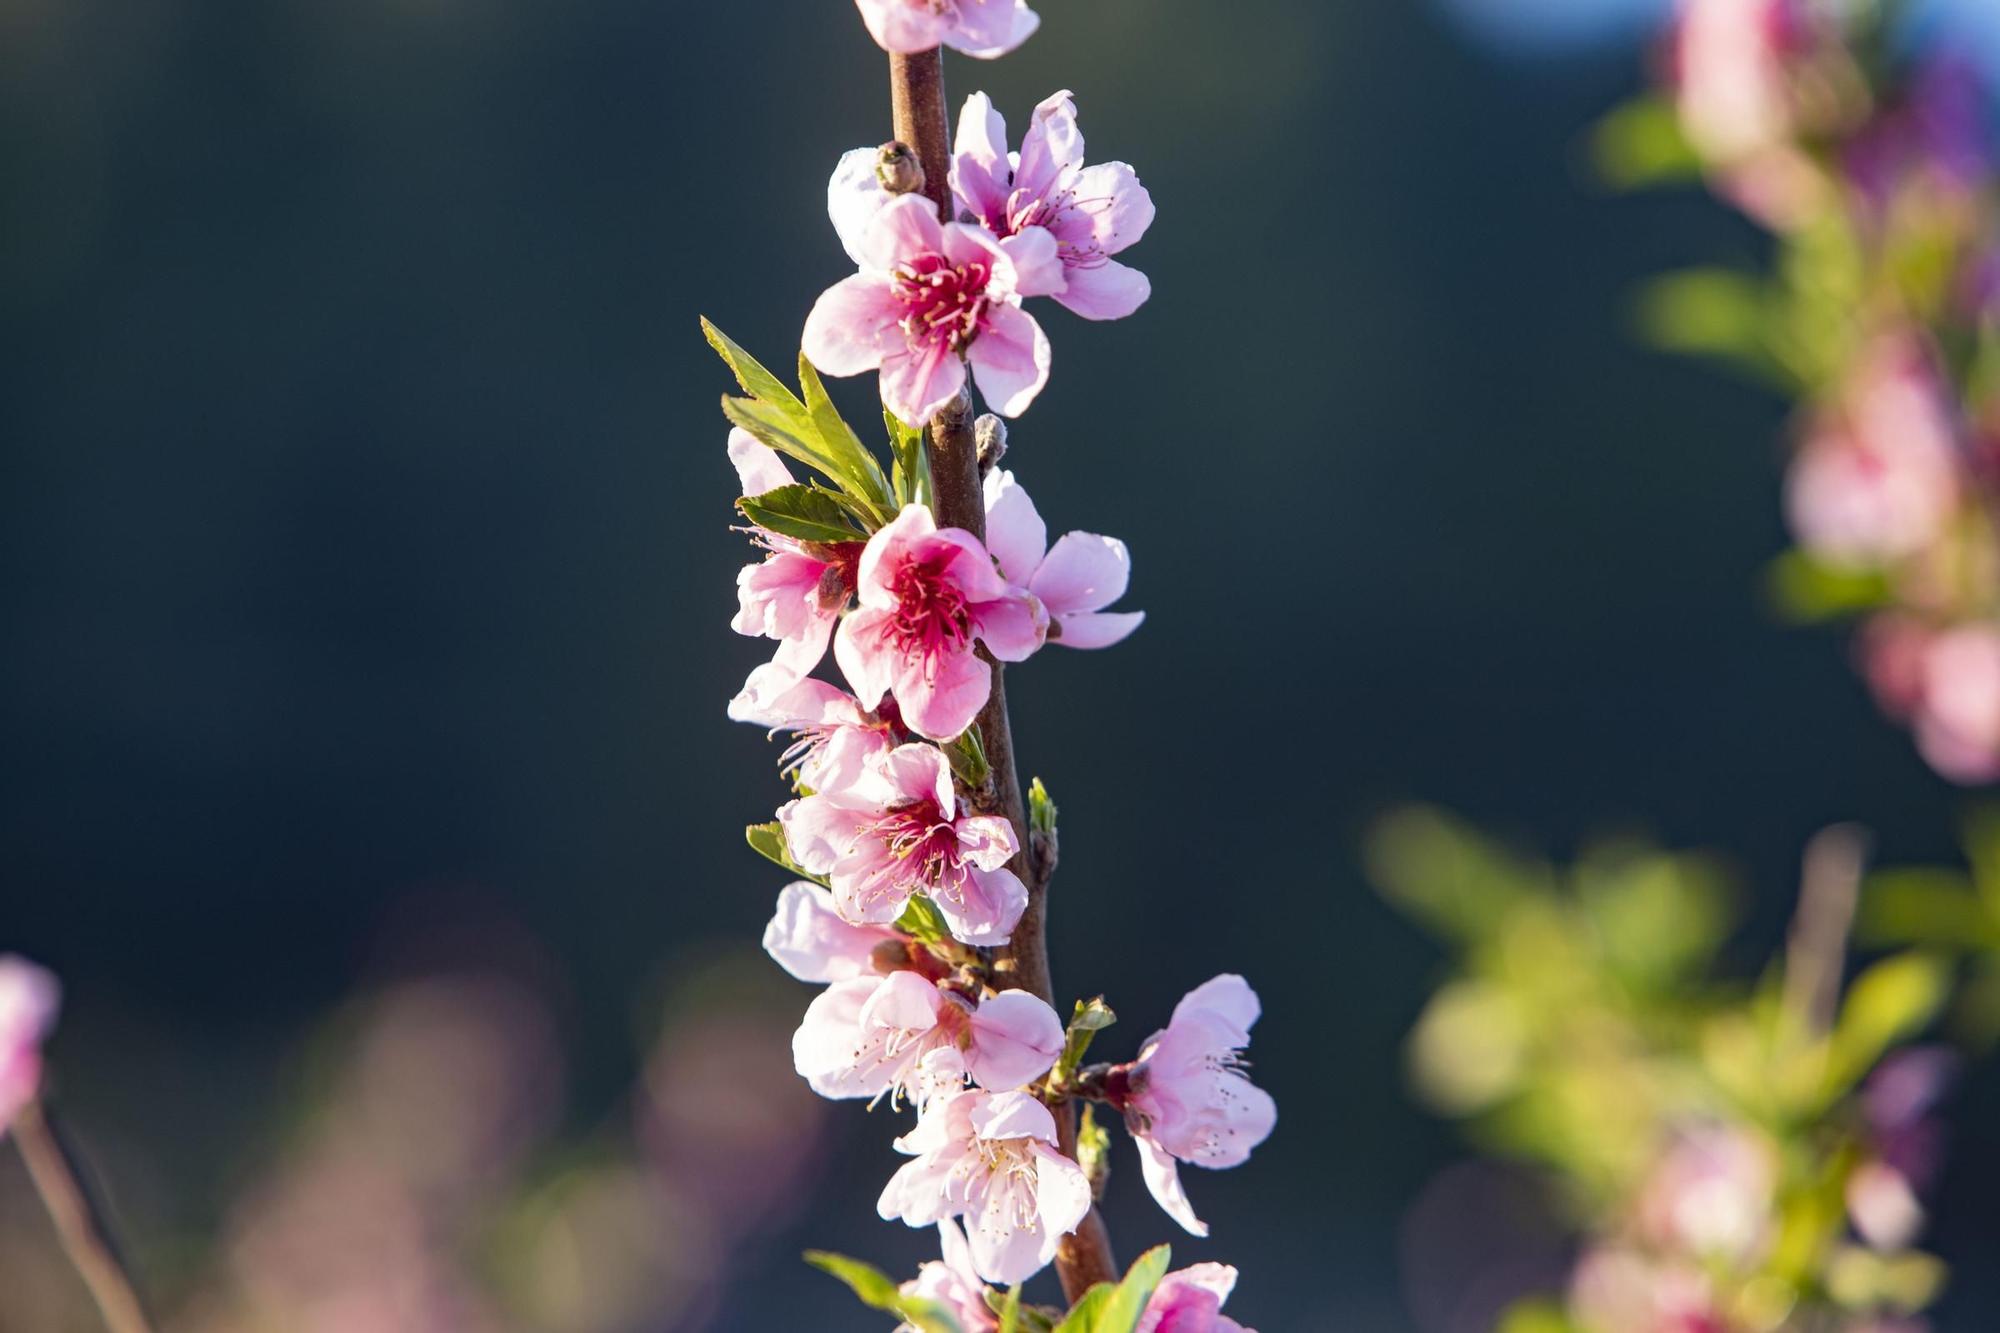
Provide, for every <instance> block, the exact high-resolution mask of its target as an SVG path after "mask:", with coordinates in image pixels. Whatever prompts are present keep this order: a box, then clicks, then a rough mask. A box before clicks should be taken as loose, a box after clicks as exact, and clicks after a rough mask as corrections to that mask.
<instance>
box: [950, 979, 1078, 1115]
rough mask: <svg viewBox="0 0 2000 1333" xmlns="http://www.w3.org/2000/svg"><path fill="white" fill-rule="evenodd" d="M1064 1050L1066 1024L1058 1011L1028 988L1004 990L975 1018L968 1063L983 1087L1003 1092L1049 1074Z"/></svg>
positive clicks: (979, 1010)
mask: <svg viewBox="0 0 2000 1333" xmlns="http://www.w3.org/2000/svg"><path fill="white" fill-rule="evenodd" d="M1062 1048H1063V1025H1062V1020H1061V1019H1059V1018H1057V1017H1056V1011H1055V1010H1053V1009H1051V1008H1049V1006H1048V1005H1047V1004H1044V1003H1043V1002H1042V1001H1041V999H1040V998H1038V997H1036V996H1033V995H1030V994H1029V993H1028V992H1026V991H1019V990H1010V991H1002V992H1000V993H999V994H998V995H996V996H994V997H993V998H992V999H990V1000H988V1001H986V1003H984V1004H982V1005H980V1006H979V1009H978V1011H977V1012H976V1013H974V1014H973V1016H972V1045H971V1048H970V1049H969V1050H968V1051H967V1052H966V1065H967V1067H968V1068H969V1069H970V1070H971V1072H972V1077H973V1079H974V1080H975V1081H976V1082H977V1083H978V1084H979V1086H980V1087H982V1088H989V1089H992V1090H993V1091H995V1092H1000V1091H1005V1090H1007V1089H1011V1088H1019V1087H1025V1086H1026V1085H1027V1084H1029V1083H1032V1082H1034V1081H1035V1080H1036V1079H1038V1078H1040V1077H1041V1076H1042V1075H1043V1074H1046V1073H1047V1072H1048V1071H1049V1068H1050V1066H1052V1065H1054V1064H1055V1062H1056V1057H1057V1056H1058V1055H1060V1054H1062Z"/></svg>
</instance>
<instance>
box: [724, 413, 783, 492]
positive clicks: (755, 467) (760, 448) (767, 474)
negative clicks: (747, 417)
mask: <svg viewBox="0 0 2000 1333" xmlns="http://www.w3.org/2000/svg"><path fill="white" fill-rule="evenodd" d="M729 461H730V462H732V463H734V464H735V465H736V481H737V484H738V485H740V486H741V487H742V488H743V489H742V491H741V492H739V494H742V495H762V494H763V493H764V492H765V491H774V490H776V489H777V488H778V487H780V486H789V485H791V484H792V480H793V479H792V471H791V469H790V468H788V467H786V466H785V460H784V459H782V458H780V457H778V451H777V450H775V449H773V448H771V447H770V446H769V445H767V444H760V443H758V441H757V437H756V436H754V435H752V434H751V433H750V432H749V431H747V430H744V429H743V428H742V427H741V426H731V427H730V428H729Z"/></svg>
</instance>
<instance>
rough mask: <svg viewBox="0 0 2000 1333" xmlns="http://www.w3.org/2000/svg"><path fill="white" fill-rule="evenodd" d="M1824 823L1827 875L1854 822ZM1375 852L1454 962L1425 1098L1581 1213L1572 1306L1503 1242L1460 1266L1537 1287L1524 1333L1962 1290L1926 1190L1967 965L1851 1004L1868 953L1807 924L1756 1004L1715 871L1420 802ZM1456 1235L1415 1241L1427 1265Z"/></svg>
mask: <svg viewBox="0 0 2000 1333" xmlns="http://www.w3.org/2000/svg"><path fill="white" fill-rule="evenodd" d="M1821 836H1822V838H1823V839H1826V838H1833V839H1834V841H1833V842H1831V843H1822V844H1815V847H1816V852H1815V853H1809V856H1808V865H1809V867H1812V866H1820V867H1823V866H1824V865H1825V864H1827V861H1828V857H1829V853H1828V852H1827V851H1826V850H1825V849H1826V848H1828V847H1836V848H1837V847H1839V846H1840V843H1839V838H1840V837H1842V836H1844V835H1839V834H1823V835H1821ZM1374 842H1375V845H1374V848H1373V856H1372V858H1371V859H1372V861H1373V863H1374V866H1375V869H1376V875H1377V878H1378V879H1379V880H1380V881H1381V883H1382V887H1383V889H1384V891H1385V892H1386V893H1387V894H1388V895H1389V896H1390V897H1391V898H1392V899H1394V900H1395V901H1396V902H1397V903H1398V904H1399V905H1401V906H1403V907H1404V908H1405V909H1406V910H1408V911H1409V912H1410V913H1411V914H1412V915H1414V916H1416V917H1418V918H1419V919H1421V920H1422V921H1424V922H1425V923H1426V924H1427V925H1429V926H1431V927H1432V928H1433V929H1434V930H1435V931H1436V932H1437V933H1438V934H1439V935H1441V936H1442V937H1443V938H1444V939H1445V940H1446V942H1447V943H1448V945H1449V946H1450V947H1451V948H1452V950H1453V952H1454V954H1455V955H1456V959H1457V966H1456V968H1455V969H1454V972H1453V975H1452V976H1451V979H1450V980H1449V981H1448V982H1447V983H1446V984H1445V985H1444V986H1443V987H1441V988H1440V989H1439V990H1438V992H1437V993H1436V995H1434V996H1433V997H1432V999H1431V1001H1430V1003H1429V1004H1428V1005H1427V1007H1426V1008H1425V1010H1424V1012H1423V1014H1422V1015H1421V1017H1420V1019H1419V1021H1418V1024H1417V1027H1416V1030H1415V1031H1414V1033H1413V1034H1412V1038H1411V1053H1412V1057H1413V1058H1412V1065H1413V1067H1414V1069H1415V1072H1416V1075H1417V1078H1418V1082H1419V1084H1420V1088H1421V1090H1422V1092H1423V1093H1424V1094H1425V1096H1426V1097H1427V1099H1428V1100H1429V1101H1430V1102H1431V1103H1432V1104H1433V1105H1434V1106H1435V1107H1437V1108H1438V1109H1439V1110H1441V1111H1443V1112H1446V1113H1448V1114H1451V1115H1453V1116H1456V1117H1459V1118H1462V1119H1465V1120H1467V1121H1469V1122H1471V1123H1473V1124H1474V1125H1476V1126H1477V1127H1478V1128H1479V1130H1480V1131H1481V1133H1480V1137H1481V1139H1482V1141H1483V1142H1484V1143H1485V1144H1486V1145H1487V1146H1488V1147H1489V1149H1496V1148H1497V1149H1498V1150H1499V1151H1500V1152H1501V1153H1502V1154H1503V1155H1505V1156H1507V1157H1511V1158H1515V1159H1518V1160H1522V1161H1526V1162H1530V1163H1532V1164H1534V1166H1536V1167H1537V1168H1538V1172H1537V1174H1538V1176H1539V1177H1540V1178H1541V1179H1544V1180H1546V1181H1548V1182H1549V1183H1550V1185H1551V1186H1552V1188H1551V1190H1550V1194H1551V1196H1552V1201H1554V1200H1559V1201H1560V1202H1559V1204H1557V1205H1556V1206H1558V1207H1560V1208H1562V1209H1565V1210H1574V1211H1573V1213H1571V1215H1570V1216H1569V1217H1568V1219H1567V1220H1568V1221H1569V1222H1570V1223H1571V1225H1572V1227H1573V1229H1574V1231H1575V1233H1576V1240H1577V1244H1576V1252H1577V1259H1576V1261H1575V1263H1574V1265H1573V1267H1572V1269H1571V1271H1570V1273H1569V1276H1568V1280H1567V1282H1566V1283H1564V1284H1563V1286H1562V1288H1561V1290H1559V1291H1558V1292H1556V1293H1554V1294H1541V1295H1533V1294H1529V1293H1522V1292H1521V1291H1520V1286H1519V1276H1518V1275H1519V1273H1520V1272H1521V1271H1522V1268H1523V1267H1524V1266H1525V1267H1527V1268H1530V1269H1531V1268H1532V1267H1533V1264H1532V1263H1525V1262H1524V1261H1526V1260H1528V1258H1529V1255H1528V1254H1527V1253H1526V1252H1525V1251H1524V1252H1523V1253H1521V1254H1515V1255H1509V1254H1507V1253H1506V1252H1505V1249H1504V1247H1500V1248H1499V1249H1498V1250H1497V1251H1495V1252H1489V1253H1486V1254H1482V1255H1480V1256H1478V1260H1479V1261H1483V1262H1486V1263H1489V1264H1490V1265H1491V1271H1490V1272H1487V1273H1479V1272H1468V1273H1465V1274H1463V1277H1464V1284H1465V1286H1466V1287H1468V1288H1477V1287H1478V1286H1479V1285H1480V1284H1481V1282H1482V1281H1488V1280H1490V1281H1491V1282H1492V1283H1494V1284H1495V1285H1496V1286H1498V1287H1501V1288H1502V1289H1503V1290H1505V1289H1508V1288H1511V1291H1512V1294H1516V1295H1520V1296H1522V1298H1523V1301H1522V1304H1521V1305H1520V1307H1519V1308H1518V1309H1517V1310H1516V1311H1515V1318H1516V1319H1517V1320H1518V1323H1515V1322H1509V1323H1505V1324H1504V1325H1503V1326H1504V1327H1507V1328H1515V1327H1522V1328H1532V1329H1537V1330H1540V1329H1547V1330H1549V1331H1550V1333H1762V1331H1764V1330H1775V1329H1781V1328H1783V1329H1790V1328H1811V1329H1824V1330H1827V1331H1828V1333H1922V1330H1923V1329H1924V1328H1926V1327H1927V1325H1926V1324H1925V1323H1924V1321H1923V1317H1922V1316H1923V1312H1924V1310H1925V1309H1926V1308H1927V1307H1928V1306H1929V1305H1930V1304H1931V1303H1932V1301H1933V1300H1934V1299H1935V1298H1936V1296H1937V1294H1938V1293H1939V1290H1940V1288H1941V1287H1942V1285H1943V1281H1944V1277H1945V1273H1944V1267H1943V1265H1942V1264H1941V1263H1940V1262H1939V1261H1938V1260H1937V1259H1936V1258H1934V1257H1932V1256H1931V1255H1929V1254H1927V1253H1925V1252H1923V1251H1922V1250H1921V1249H1920V1248H1919V1243H1920V1242H1921V1240H1922V1233H1923V1230H1924V1226H1925V1223H1926V1221H1927V1211H1928V1210H1927V1206H1926V1204H1925V1202H1924V1200H1925V1198H1926V1195H1927V1193H1928V1191H1929V1189H1930V1187H1931V1186H1932V1185H1933V1184H1934V1183H1935V1180H1936V1176H1937V1173H1938V1170H1939V1167H1940V1165H1941V1148H1942V1135H1943V1126H1942V1123H1941V1120H1940V1117H1939V1114H1938V1111H1939V1106H1940V1103H1941V1101H1942V1099H1943V1098H1944V1097H1945V1095H1946V1094H1947V1092H1948V1091H1949V1088H1950V1086H1951V1083H1952V1081H1953V1077H1954V1075H1955V1071H1956V1067H1957V1065H1958V1062H1959V1057H1958V1056H1957V1055H1956V1054H1954V1053H1953V1052H1951V1051H1949V1050H1947V1049H1945V1048H1943V1047H1941V1046H1937V1045H1933V1044H1928V1043H1927V1042H1925V1041H1922V1040H1919V1039H1920V1038H1921V1037H1922V1036H1923V1034H1924V1033H1925V1031H1926V1029H1928V1028H1929V1027H1930V1026H1931V1025H1932V1024H1933V1023H1934V1022H1935V1021H1936V1020H1937V1019H1938V1018H1939V1017H1940V1014H1941V1011H1942V1008H1943V1006H1944V1004H1945V1003H1946V1001H1947V999H1948V997H1949V994H1950V991H1951V978H1952V972H1951V969H1950V967H1949V966H1948V965H1947V964H1946V962H1945V961H1944V960H1942V959H1941V958H1939V957H1937V956H1936V955H1935V954H1934V953H1932V952H1930V951H1927V950H1926V951H1909V952H1902V953H1892V954H1890V955H1889V956H1887V957H1883V958H1879V959H1876V960H1873V961H1871V962H1869V963H1868V964H1867V965H1866V966H1864V967H1861V968H1859V969H1858V970H1856V971H1855V973H1854V976H1853V979H1852V981H1851V982H1850V983H1849V984H1848V985H1847V986H1846V987H1845V988H1844V989H1840V988H1838V987H1837V984H1836V983H1837V982H1838V979H1839V977H1840V976H1841V974H1842V973H1843V971H1844V970H1845V968H1844V957H1843V956H1842V955H1843V954H1844V951H1845V947H1846V940H1845V939H1844V938H1830V939H1825V940H1822V941H1820V943H1819V945H1818V946H1816V947H1819V948H1823V949H1825V950H1828V952H1824V953H1814V952H1812V951H1810V950H1805V949H1803V948H1802V946H1801V945H1800V944H1799V943H1798V941H1799V940H1801V939H1802V938H1805V935H1802V934H1801V933H1800V932H1799V931H1798V930H1795V931H1794V933H1793V940H1794V943H1793V946H1792V948H1790V949H1788V951H1787V952H1786V954H1785V955H1784V956H1783V957H1781V958H1780V959H1778V960H1776V961H1774V962H1773V964H1772V965H1771V967H1770V968H1769V969H1768V970H1767V972H1766V976H1767V977H1768V978H1770V979H1771V980H1772V981H1773V983H1774V984H1773V985H1771V986H1769V987H1766V988H1762V989H1759V990H1755V991H1753V990H1751V989H1750V988H1747V987H1745V986H1744V985H1742V984H1741V983H1740V982H1738V981H1737V980H1735V979H1734V978H1732V977H1731V976H1729V975H1728V973H1727V971H1726V967H1725V965H1726V959H1727V957H1728V953H1729V950H1730V948H1731V941H1730V939H1729V930H1728V927H1729V924H1730V919H1731V917H1732V915H1733V914H1734V913H1735V911H1736V910H1737V904H1736V903H1735V902H1734V901H1733V897H1732V895H1731V893H1730V891H1729V889H1728V886H1727V882H1726V880H1725V879H1724V878H1723V877H1722V875H1721V873H1720V872H1719V870H1718V869H1717V867H1715V866H1714V865H1713V864H1711V863H1709V862H1708V861H1707V860H1705V859H1704V858H1700V857H1695V856H1685V855H1681V856H1676V855H1669V854H1665V853H1660V852H1654V851H1651V850H1648V849H1643V848H1636V847H1634V846H1632V845H1630V844H1625V845H1620V846H1615V847H1604V848H1596V849H1592V850H1590V851H1588V852H1586V853H1585V855H1584V856H1583V857H1582V858H1581V859H1580V860H1579V862H1578V863H1577V865H1576V866H1575V867H1574V868H1573V869H1569V870H1565V871H1562V872H1552V871H1551V869H1550V868H1549V867H1547V866H1545V865H1543V864H1542V863H1540V862H1533V861H1526V860H1522V859H1518V858H1516V857H1515V856H1514V855H1512V854H1511V853H1509V852H1507V851H1505V850H1503V849H1501V848H1498V847H1496V846H1495V845H1493V844H1492V843H1490V842H1488V841H1487V840H1485V839H1484V838H1482V837H1480V836H1478V835H1477V834H1474V833H1472V832H1470V831H1468V830H1466V829H1464V828H1462V827H1460V826H1458V825H1456V824H1455V823H1453V822H1451V821H1448V820H1446V819H1444V818H1442V817H1440V816H1438V815H1436V814H1433V813H1430V812H1424V811H1409V812H1404V813H1402V814H1400V815H1398V816H1396V817H1395V818H1393V819H1392V820H1390V821H1388V822H1387V823H1386V824H1385V825H1384V826H1382V827H1381V828H1380V829H1379V830H1378V832H1377V834H1376V836H1375V840H1374ZM1839 855H1840V856H1842V857H1844V856H1845V855H1846V854H1845V853H1844V852H1841V853H1839ZM1447 868H1448V871H1449V873H1448V874H1445V873H1441V872H1444V871H1445V870H1446V869H1447ZM1856 869H1858V866H1857V867H1856ZM1942 882H1944V880H1943V877H1942V876H1940V875H1932V877H1931V891H1932V893H1933V896H1935V892H1936V886H1937V885H1939V884H1940V883H1942ZM1843 884H1844V885H1845V887H1844V886H1843ZM1851 884H1852V881H1851V880H1848V881H1844V882H1843V883H1833V882H1830V881H1829V880H1828V878H1826V876H1825V872H1824V870H1823V869H1822V870H1820V871H1818V872H1815V871H1814V870H1811V869H1809V871H1808V874H1807V877H1806V883H1805V886H1804V888H1803V890H1802V893H1801V903H1800V907H1799V912H1798V920H1800V921H1801V922H1806V921H1811V922H1814V923H1816V924H1815V926H1814V929H1817V923H1823V922H1825V921H1826V920H1827V918H1828V917H1829V915H1834V916H1836V917H1837V915H1838V913H1839V912H1840V910H1841V909H1840V908H1839V906H1838V903H1839V901H1840V900H1841V898H1842V896H1843V894H1844V893H1846V892H1848V891H1850V890H1851ZM1972 896H1973V894H1972V893H1971V891H1970V890H1969V889H1968V890H1967V891H1966V892H1965V897H1966V898H1968V899H1970V898H1971V897H1972ZM1849 901H1851V899H1850V900H1849ZM1883 906H1884V907H1890V906H1893V905H1891V904H1888V903H1886V902H1885V903H1884V904H1883ZM1875 911H1876V909H1875V907H1874V905H1873V903H1872V902H1870V903H1869V904H1868V914H1869V915H1871V916H1872V915H1875ZM1888 915H1890V916H1894V917H1897V918H1899V919H1900V918H1902V917H1905V916H1907V915H1908V914H1907V913H1906V912H1904V911H1903V910H1902V908H1901V907H1900V906H1894V910H1893V911H1891V912H1889V913H1888ZM1836 928H1837V929H1838V927H1836ZM1811 933H1812V931H1811V930H1808V931H1807V932H1806V934H1807V935H1809V934H1811ZM1449 1243H1450V1241H1449V1239H1448V1238H1442V1239H1433V1238H1431V1237H1429V1236H1427V1235H1425V1234H1424V1233H1423V1232H1422V1231H1421V1230H1420V1229H1413V1233H1412V1240H1411V1244H1412V1247H1413V1248H1414V1249H1416V1250H1419V1251H1421V1250H1423V1249H1424V1248H1425V1247H1427V1246H1432V1245H1447V1244H1449ZM1532 1243H1533V1242H1530V1244H1531V1245H1532ZM1467 1262H1469V1259H1468V1257H1467V1256H1464V1255H1456V1254H1453V1255H1438V1256H1435V1257H1434V1258H1432V1260H1431V1263H1432V1265H1433V1266H1435V1267H1438V1268H1444V1267H1446V1266H1463V1265H1465V1264H1466V1263H1467Z"/></svg>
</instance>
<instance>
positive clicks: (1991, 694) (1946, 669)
mask: <svg viewBox="0 0 2000 1333" xmlns="http://www.w3.org/2000/svg"><path fill="white" fill-rule="evenodd" d="M1914 725H1915V728H1916V736H1917V748H1918V749H1919V750H1921V751H1922V752H1923V756H1924V758H1925V759H1926V760H1927V761H1928V762H1929V763H1930V766H1931V767H1932V768H1934V769H1936V770H1937V771H1938V772H1939V773H1941V774H1943V775H1944V776H1945V777H1947V778H1950V779H1951V780H1952V781H1954V782H1961V783H1966V784H1973V783H1985V782H1992V781H1994V780H1995V779H2000V624H1996V623H1994V622H1992V621H1980V622H1977V623H1974V624H1967V625H1959V626H1956V627H1954V628H1952V629H1948V630H1945V631H1943V632H1942V633H1939V634H1938V635H1936V636H1935V637H1934V638H1932V639H1931V641H1930V643H1929V645H1928V646H1927V647H1926V648H1925V651H1924V658H1923V673H1922V690H1921V692H1920V694H1919V695H1918V699H1917V704H1916V712H1915V718H1914Z"/></svg>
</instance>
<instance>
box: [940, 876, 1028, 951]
mask: <svg viewBox="0 0 2000 1333" xmlns="http://www.w3.org/2000/svg"><path fill="white" fill-rule="evenodd" d="M934 901H935V902H936V903H937V909H938V911H939V912H940V913H942V914H943V916H944V919H945V924H947V925H948V926H950V927H951V935H952V938H953V939H955V940H957V941H958V942H959V943H961V944H970V945H973V946H975V947H977V948H998V947H999V946H1000V945H1003V944H1005V943H1006V942H1007V941H1008V940H1009V939H1010V938H1012V937H1013V934H1014V927H1015V926H1017V925H1019V924H1020V922H1021V913H1023V912H1025V911H1027V910H1028V886H1027V885H1025V884H1023V883H1021V880H1020V877H1019V876H1017V875H1015V873H1014V872H1013V871H1011V870H1008V869H1006V868H1005V867H1002V868H1001V869H999V870H980V869H977V868H974V869H972V870H970V871H969V873H967V875H966V877H965V883H964V885H963V886H962V887H961V888H960V890H959V892H958V893H957V895H956V896H954V895H951V894H945V895H943V896H940V897H938V898H936V899H934Z"/></svg>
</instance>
